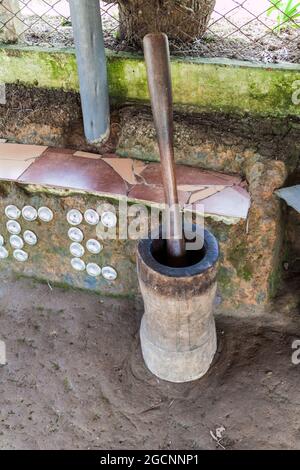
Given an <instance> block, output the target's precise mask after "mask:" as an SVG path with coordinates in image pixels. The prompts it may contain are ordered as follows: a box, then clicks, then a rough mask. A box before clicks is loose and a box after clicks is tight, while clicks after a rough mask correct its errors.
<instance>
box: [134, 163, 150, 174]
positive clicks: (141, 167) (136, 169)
mask: <svg viewBox="0 0 300 470" xmlns="http://www.w3.org/2000/svg"><path fill="white" fill-rule="evenodd" d="M146 166H147V164H146V163H145V162H143V161H142V160H133V172H134V174H135V175H136V176H140V175H141V173H142V171H143V170H144V169H145V168H146Z"/></svg>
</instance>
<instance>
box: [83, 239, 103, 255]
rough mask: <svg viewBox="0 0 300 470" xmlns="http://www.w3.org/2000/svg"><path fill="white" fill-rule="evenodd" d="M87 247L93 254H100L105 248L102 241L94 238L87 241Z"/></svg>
mask: <svg viewBox="0 0 300 470" xmlns="http://www.w3.org/2000/svg"><path fill="white" fill-rule="evenodd" d="M86 248H87V250H88V251H89V252H90V253H92V254H93V255H98V254H99V253H100V252H101V251H102V250H103V246H102V245H101V243H99V242H98V240H93V239H91V240H88V241H87V242H86Z"/></svg>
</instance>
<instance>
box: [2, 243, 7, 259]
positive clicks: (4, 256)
mask: <svg viewBox="0 0 300 470" xmlns="http://www.w3.org/2000/svg"><path fill="white" fill-rule="evenodd" d="M5 258H8V251H7V249H6V248H4V246H0V259H5Z"/></svg>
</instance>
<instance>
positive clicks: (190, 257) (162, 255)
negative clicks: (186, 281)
mask: <svg viewBox="0 0 300 470" xmlns="http://www.w3.org/2000/svg"><path fill="white" fill-rule="evenodd" d="M194 241H195V240H188V243H193V242H194ZM186 242H187V240H186ZM151 254H152V256H153V258H154V259H155V260H156V261H157V262H158V263H160V264H161V265H163V266H167V267H170V268H174V266H173V265H172V263H171V260H170V257H169V256H168V253H167V241H166V240H163V239H159V240H152V244H151ZM205 254H206V249H205V246H203V247H202V248H201V249H200V250H186V253H185V257H184V259H183V262H182V264H181V266H180V267H182V268H188V267H190V266H194V265H195V264H197V263H199V262H200V261H201V260H202V259H203V258H204V257H205Z"/></svg>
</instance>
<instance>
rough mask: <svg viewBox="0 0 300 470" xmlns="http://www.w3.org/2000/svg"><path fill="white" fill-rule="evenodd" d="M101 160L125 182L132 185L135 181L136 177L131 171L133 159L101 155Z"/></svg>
mask: <svg viewBox="0 0 300 470" xmlns="http://www.w3.org/2000/svg"><path fill="white" fill-rule="evenodd" d="M102 160H103V161H104V162H105V163H107V164H108V165H109V166H111V167H112V168H113V169H114V170H115V171H116V172H117V173H118V175H120V176H121V178H123V179H124V180H125V181H127V183H129V184H132V185H134V184H136V183H137V179H136V177H135V175H134V173H133V160H132V159H131V158H105V157H103V158H102Z"/></svg>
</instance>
